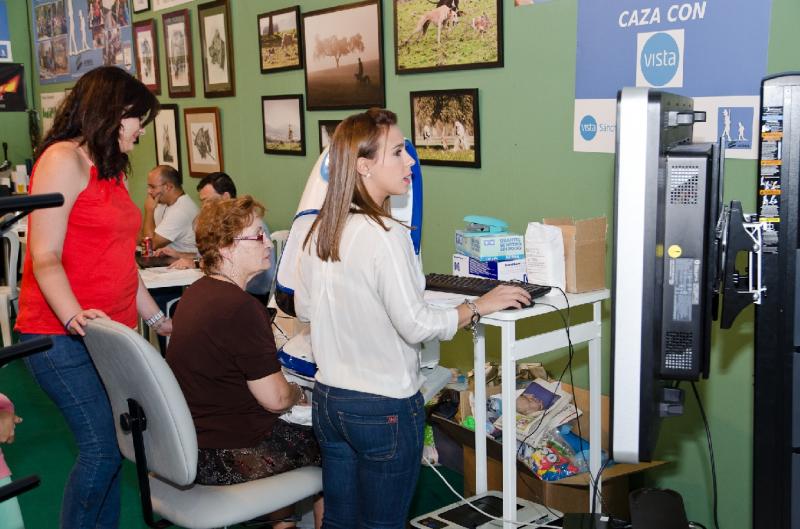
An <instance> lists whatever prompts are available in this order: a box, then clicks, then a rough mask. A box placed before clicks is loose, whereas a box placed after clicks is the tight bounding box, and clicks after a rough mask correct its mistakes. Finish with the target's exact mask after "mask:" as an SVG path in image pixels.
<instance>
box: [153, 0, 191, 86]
mask: <svg viewBox="0 0 800 529" xmlns="http://www.w3.org/2000/svg"><path fill="white" fill-rule="evenodd" d="M161 22H162V25H163V30H164V56H165V57H166V59H167V60H166V65H165V66H166V67H167V93H168V94H169V97H172V98H175V97H194V60H193V58H192V23H191V20H190V19H189V10H188V9H179V10H178V11H171V12H169V13H164V14H163V15H161Z"/></svg>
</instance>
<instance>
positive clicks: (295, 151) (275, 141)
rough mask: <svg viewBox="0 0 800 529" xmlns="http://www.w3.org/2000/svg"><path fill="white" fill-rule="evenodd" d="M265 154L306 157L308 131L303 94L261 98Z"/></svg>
mask: <svg viewBox="0 0 800 529" xmlns="http://www.w3.org/2000/svg"><path fill="white" fill-rule="evenodd" d="M261 123H262V126H263V130H264V152H265V153H267V154H291V155H295V156H305V155H306V130H305V120H304V119H303V96H302V94H296V95H285V96H261Z"/></svg>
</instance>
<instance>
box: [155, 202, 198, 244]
mask: <svg viewBox="0 0 800 529" xmlns="http://www.w3.org/2000/svg"><path fill="white" fill-rule="evenodd" d="M199 211H200V209H199V208H198V207H197V204H195V203H194V201H193V200H192V199H191V198H189V195H185V194H184V195H181V196H179V197H178V199H177V200H176V201H175V203H174V204H172V205H171V206H167V205H166V204H158V205H157V206H156V208H155V210H153V220H154V221H155V223H156V229H155V232H156V233H157V234H158V235H160V236H162V237H164V238H165V239H167V240H169V241H172V242H171V243H170V244H168V245H167V246H168V247H169V248H172V249H173V250H175V251H177V252H193V253H197V243H196V242H195V239H194V219H195V218H196V217H197V213H198V212H199Z"/></svg>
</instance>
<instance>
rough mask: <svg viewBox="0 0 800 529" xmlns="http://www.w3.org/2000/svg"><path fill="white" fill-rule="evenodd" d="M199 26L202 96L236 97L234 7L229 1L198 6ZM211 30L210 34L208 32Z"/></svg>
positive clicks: (221, 0) (216, 0) (218, 0)
mask: <svg viewBox="0 0 800 529" xmlns="http://www.w3.org/2000/svg"><path fill="white" fill-rule="evenodd" d="M220 17H221V18H220ZM197 25H198V27H199V29H200V60H201V62H202V63H203V95H205V96H206V97H233V96H235V95H236V69H235V68H234V60H233V57H234V55H233V30H232V27H231V6H230V4H229V3H228V0H215V1H214V2H208V3H206V4H200V5H198V6H197ZM210 31H211V32H212V34H211V35H209V34H208V33H209V32H210Z"/></svg>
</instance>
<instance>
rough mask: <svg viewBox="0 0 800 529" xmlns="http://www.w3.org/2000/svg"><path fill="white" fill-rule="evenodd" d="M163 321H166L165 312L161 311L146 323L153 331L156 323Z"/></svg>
mask: <svg viewBox="0 0 800 529" xmlns="http://www.w3.org/2000/svg"><path fill="white" fill-rule="evenodd" d="M163 319H164V311H163V310H159V311H158V312H156V313H155V314H153V315H152V316H150V317H149V318H147V319H146V320H144V322H145V323H146V324H147V326H148V327H150V328H151V329H152V328H153V326H154V325H155V324H156V323H158V322H159V321H161V320H163Z"/></svg>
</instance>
